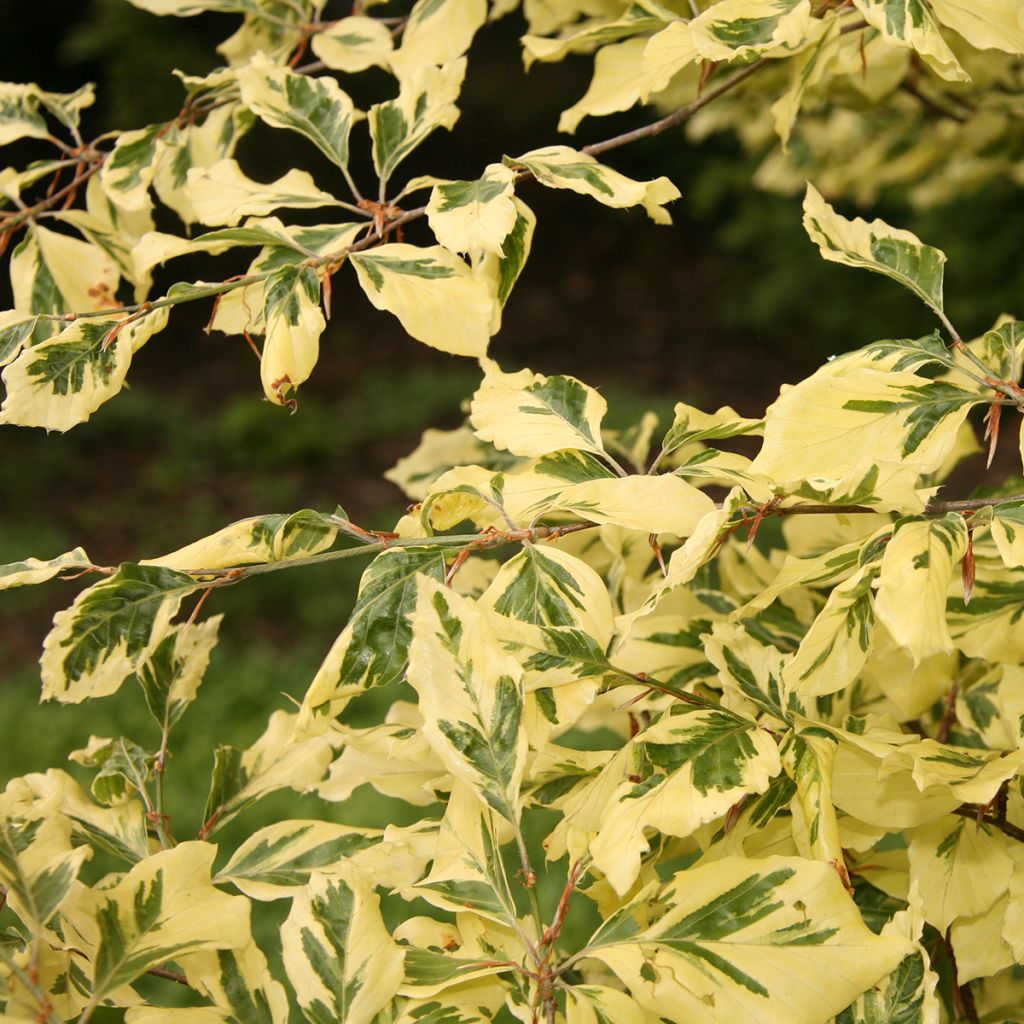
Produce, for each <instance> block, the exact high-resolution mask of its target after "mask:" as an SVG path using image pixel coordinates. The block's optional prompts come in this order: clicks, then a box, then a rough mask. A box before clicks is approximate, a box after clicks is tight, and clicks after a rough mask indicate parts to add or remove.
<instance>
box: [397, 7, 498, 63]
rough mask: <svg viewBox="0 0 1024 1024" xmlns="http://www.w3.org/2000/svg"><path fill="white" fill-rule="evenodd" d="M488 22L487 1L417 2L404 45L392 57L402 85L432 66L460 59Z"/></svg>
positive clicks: (407, 28)
mask: <svg viewBox="0 0 1024 1024" xmlns="http://www.w3.org/2000/svg"><path fill="white" fill-rule="evenodd" d="M486 19H487V0H417V2H416V3H415V4H414V5H413V8H412V10H411V11H410V12H409V20H408V21H407V22H406V24H405V29H404V31H403V32H402V45H401V46H400V47H399V48H398V49H397V50H396V51H395V52H394V53H393V54H392V55H391V60H390V63H391V67H392V69H393V70H394V72H395V74H396V75H397V76H398V78H399V80H400V81H405V80H406V79H409V78H412V77H413V76H415V75H416V73H417V72H418V71H419V70H420V69H421V68H425V67H429V66H431V65H443V64H448V63H449V62H451V61H453V60H456V59H457V58H459V57H461V56H462V55H463V54H464V53H465V52H466V51H467V50H468V49H469V47H470V44H471V43H472V42H473V36H475V35H476V33H477V30H478V29H479V28H480V27H481V26H482V25H483V24H484V22H485V21H486Z"/></svg>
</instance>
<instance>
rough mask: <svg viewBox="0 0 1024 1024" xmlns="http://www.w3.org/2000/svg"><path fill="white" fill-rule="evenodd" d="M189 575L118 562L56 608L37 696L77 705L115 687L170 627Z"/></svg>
mask: <svg viewBox="0 0 1024 1024" xmlns="http://www.w3.org/2000/svg"><path fill="white" fill-rule="evenodd" d="M199 586H200V584H198V583H196V581H195V580H193V579H192V577H191V576H186V575H185V574H183V573H180V572H174V571H173V570H170V569H164V568H160V567H157V566H143V565H133V564H132V563H130V562H126V563H124V564H123V565H122V566H121V567H120V569H119V570H118V571H117V572H116V573H115V574H114V575H113V576H110V577H108V578H107V579H104V580H102V581H101V582H99V583H96V584H94V585H93V586H91V587H88V588H87V589H85V590H83V591H81V593H79V595H78V596H77V597H76V598H75V601H74V603H73V604H72V605H71V607H70V608H67V609H65V610H64V611H60V612H58V613H57V614H56V615H55V616H54V619H53V629H51V630H50V632H49V634H47V637H46V639H45V640H44V641H43V655H42V658H40V666H41V675H42V682H43V700H59V701H61V702H62V703H69V704H77V703H80V702H81V701H83V700H87V699H89V698H91V697H103V696H106V695H107V694H111V693H114V692H116V691H117V689H118V688H119V687H120V685H121V683H123V682H124V680H125V679H127V678H128V677H129V676H130V675H131V674H132V673H133V672H134V671H135V669H136V667H137V666H138V665H139V663H140V662H142V661H144V660H145V659H146V658H148V657H149V656H150V654H152V652H153V651H154V650H155V649H156V647H157V645H158V644H159V643H160V642H161V640H163V638H164V637H165V636H166V635H167V633H168V631H169V630H170V624H171V620H172V619H173V618H174V616H175V615H176V614H177V611H178V608H179V606H180V605H181V602H182V601H183V600H184V599H185V597H187V596H188V595H189V594H191V593H193V592H194V591H195V590H197V589H199Z"/></svg>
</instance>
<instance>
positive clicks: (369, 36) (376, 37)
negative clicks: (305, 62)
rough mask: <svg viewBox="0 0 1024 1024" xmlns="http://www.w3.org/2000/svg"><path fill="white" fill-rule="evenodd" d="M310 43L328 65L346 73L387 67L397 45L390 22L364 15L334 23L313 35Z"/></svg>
mask: <svg viewBox="0 0 1024 1024" xmlns="http://www.w3.org/2000/svg"><path fill="white" fill-rule="evenodd" d="M310 46H311V48H312V50H313V52H314V53H315V54H316V55H317V57H319V58H320V60H322V61H323V62H324V64H326V65H327V66H328V67H329V68H331V69H332V70H333V71H344V72H345V73H346V74H355V73H356V72H358V71H365V70H366V69H367V68H371V67H387V66H388V61H389V59H390V57H391V51H392V49H393V48H394V44H393V42H392V39H391V32H390V31H389V30H388V27H387V25H385V24H383V22H381V21H379V20H378V19H377V18H368V17H366V16H365V15H354V16H353V17H350V18H341V19H340V20H339V21H335V22H333V23H332V24H331V25H329V26H328V27H327V28H325V29H324V30H323V31H322V32H317V33H316V34H315V35H314V36H313V38H312V40H311V41H310Z"/></svg>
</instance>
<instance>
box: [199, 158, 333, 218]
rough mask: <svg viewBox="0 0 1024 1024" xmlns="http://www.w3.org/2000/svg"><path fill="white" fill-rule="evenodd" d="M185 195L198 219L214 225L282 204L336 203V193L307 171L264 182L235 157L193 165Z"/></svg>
mask: <svg viewBox="0 0 1024 1024" xmlns="http://www.w3.org/2000/svg"><path fill="white" fill-rule="evenodd" d="M185 195H186V196H187V198H188V200H189V202H190V203H191V204H192V208H193V209H194V210H195V215H196V219H197V220H198V221H199V222H200V223H201V224H212V225H220V224H228V225H234V224H238V223H239V222H240V221H241V220H242V219H243V218H245V217H248V216H257V217H262V216H265V215H267V214H269V213H272V212H273V211H274V210H278V209H282V208H291V209H309V208H311V207H318V206H336V205H337V200H336V199H335V198H334V196H332V195H329V194H328V193H327V192H322V191H321V190H320V189H318V188H317V187H316V185H315V184H314V183H313V179H312V177H311V176H310V175H309V174H308V173H307V172H306V171H299V170H295V169H293V170H290V171H288V173H287V174H285V175H283V176H282V177H280V178H278V179H277V180H276V181H272V182H269V183H268V184H265V185H264V184H262V183H261V182H258V181H253V180H252V178H249V177H247V176H246V175H245V174H243V173H242V169H241V168H240V167H239V166H238V163H237V162H236V161H234V160H221V161H219V162H218V163H215V164H213V165H212V166H211V167H193V168H191V169H190V170H189V172H188V181H187V184H186V185H185Z"/></svg>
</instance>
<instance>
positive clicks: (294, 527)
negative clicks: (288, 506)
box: [142, 509, 338, 575]
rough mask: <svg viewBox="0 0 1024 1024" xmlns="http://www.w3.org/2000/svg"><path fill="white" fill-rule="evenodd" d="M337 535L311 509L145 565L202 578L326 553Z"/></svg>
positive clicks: (236, 528) (243, 526)
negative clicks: (236, 568) (217, 571)
mask: <svg viewBox="0 0 1024 1024" xmlns="http://www.w3.org/2000/svg"><path fill="white" fill-rule="evenodd" d="M337 535H338V527H337V526H336V525H335V524H334V523H332V522H331V521H330V518H329V517H328V516H325V515H323V514H322V513H320V512H314V511H313V510H312V509H302V510H301V511H299V512H294V513H292V514H291V515H287V514H278V515H265V516H254V517H253V518H252V519H240V520H239V521H238V522H237V523H231V525H230V526H225V527H223V529H220V530H218V531H217V532H216V533H213V534H211V535H210V536H209V537H203V538H201V539H200V540H197V541H193V542H192V543H191V544H186V545H185V547H183V548H178V549H177V550H176V551H171V552H170V553H168V554H166V555H161V556H160V557H159V558H151V559H147V560H146V561H144V562H143V563H142V564H143V565H160V566H164V567H165V568H167V569H177V570H179V571H181V572H192V573H193V574H194V575H201V573H199V572H197V570H202V569H208V570H210V569H229V568H232V567H233V566H237V565H260V564H262V563H264V562H279V561H285V560H287V559H289V558H305V557H307V556H309V555H315V554H317V553H318V552H320V551H325V550H326V549H327V548H329V547H330V546H331V545H332V544H333V543H334V541H335V539H336V537H337Z"/></svg>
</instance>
